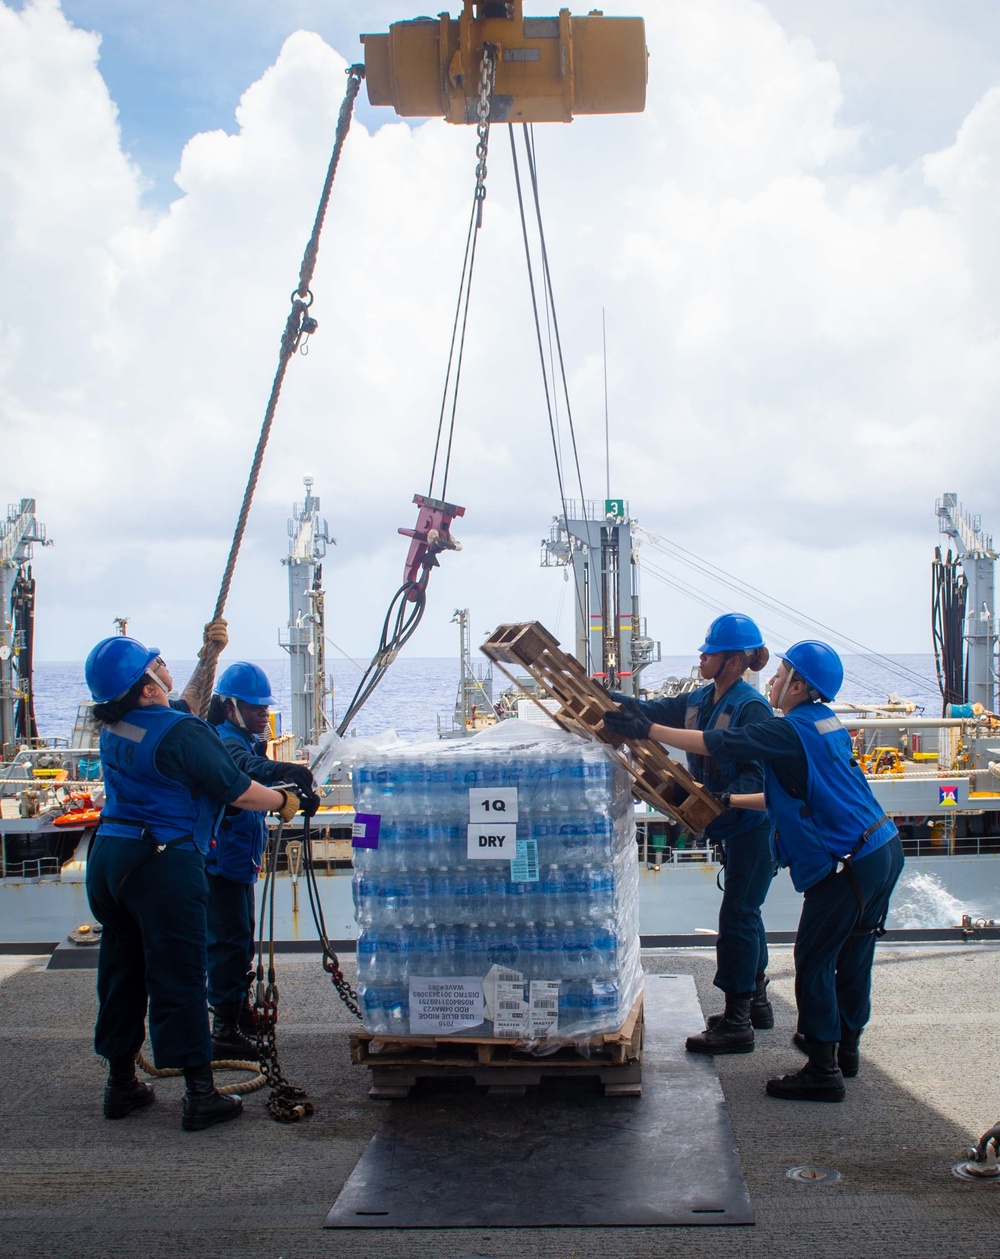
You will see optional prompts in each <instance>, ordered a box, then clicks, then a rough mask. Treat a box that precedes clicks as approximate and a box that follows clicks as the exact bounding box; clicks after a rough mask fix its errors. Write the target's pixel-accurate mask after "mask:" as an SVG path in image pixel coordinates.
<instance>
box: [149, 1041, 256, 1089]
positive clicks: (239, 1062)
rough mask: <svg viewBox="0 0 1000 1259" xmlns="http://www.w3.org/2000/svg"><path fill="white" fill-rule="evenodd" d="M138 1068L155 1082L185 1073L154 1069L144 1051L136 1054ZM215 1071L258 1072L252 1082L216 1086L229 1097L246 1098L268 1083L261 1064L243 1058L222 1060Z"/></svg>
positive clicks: (214, 1067) (173, 1069)
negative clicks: (262, 1072)
mask: <svg viewBox="0 0 1000 1259" xmlns="http://www.w3.org/2000/svg"><path fill="white" fill-rule="evenodd" d="M135 1061H136V1066H139V1067H141V1068H142V1070H143V1071H145V1073H146V1074H147V1075H148V1076H151V1077H152V1078H153V1079H154V1080H168V1079H170V1078H171V1077H172V1076H177V1075H183V1074H184V1072H183V1071H182V1070H181V1068H180V1067H163V1068H162V1069H161V1068H160V1067H154V1066H153V1064H152V1063H151V1062H149V1061H147V1059H146V1058H145V1057H144V1055H143V1053H142V1050H140V1051H139V1053H138V1054H136V1058H135ZM212 1070H213V1071H256V1072H257V1073H258V1074H257V1075H256V1076H255V1077H254V1078H253V1079H252V1080H244V1081H242V1082H241V1083H240V1084H224V1085H222V1087H221V1088H220V1087H219V1086H218V1085H216V1089H217V1091H218V1092H220V1093H225V1094H226V1095H227V1096H229V1095H235V1094H239V1095H240V1096H241V1097H246V1095H247V1094H248V1093H256V1092H258V1090H260V1089H262V1088H263V1087H264V1085H265V1084H266V1083H267V1081H266V1080H265V1079H264V1076H263V1075H262V1074H261V1073H260V1064H259V1063H257V1062H247V1061H244V1060H243V1059H242V1058H240V1059H237V1058H220V1059H219V1061H218V1062H213V1063H212Z"/></svg>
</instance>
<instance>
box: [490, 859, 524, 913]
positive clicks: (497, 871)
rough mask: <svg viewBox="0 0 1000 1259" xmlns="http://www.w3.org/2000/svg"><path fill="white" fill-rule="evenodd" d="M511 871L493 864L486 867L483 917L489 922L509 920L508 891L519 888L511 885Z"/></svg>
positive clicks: (506, 867)
mask: <svg viewBox="0 0 1000 1259" xmlns="http://www.w3.org/2000/svg"><path fill="white" fill-rule="evenodd" d="M509 869H510V868H509V867H508V866H506V865H504V866H495V865H493V864H492V862H489V863H485V865H484V869H483V882H482V889H483V907H482V916H483V917H484V918H485V919H486V921H487V922H505V921H506V920H507V891H508V889H509V888H510V887H512V886H519V885H514V884H512V883H511V881H510V872H509Z"/></svg>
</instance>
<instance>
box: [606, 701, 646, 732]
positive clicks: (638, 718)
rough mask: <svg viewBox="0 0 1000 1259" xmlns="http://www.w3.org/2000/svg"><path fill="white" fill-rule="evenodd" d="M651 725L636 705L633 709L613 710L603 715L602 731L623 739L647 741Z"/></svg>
mask: <svg viewBox="0 0 1000 1259" xmlns="http://www.w3.org/2000/svg"><path fill="white" fill-rule="evenodd" d="M652 725H653V723H652V722H651V721H650V720H649V718H648V717H646V716H645V715H644V714H643V712H642V711H641V709H640V708H639V705H638V704H636V705H635V707H634V708H632V707H629V708H613V709H612V710H611V711H610V712H607V713H605V714H604V729H605V730H608V731H610V732H611V734H616V735H619V736H620V737H621V738H623V739H648V738H649V732H650V729H651V728H652Z"/></svg>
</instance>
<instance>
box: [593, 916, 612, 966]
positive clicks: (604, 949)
mask: <svg viewBox="0 0 1000 1259" xmlns="http://www.w3.org/2000/svg"><path fill="white" fill-rule="evenodd" d="M593 948H594V954H593V956H594V962H595V966H594V971H595V974H596V976H597V977H599V978H601V979H615V978H617V976H618V933H617V931H616V930H615V927H614V924H613V923H610V922H605V923H600V924H599V925H598V926H597V927H596V929H595V931H594V935H593Z"/></svg>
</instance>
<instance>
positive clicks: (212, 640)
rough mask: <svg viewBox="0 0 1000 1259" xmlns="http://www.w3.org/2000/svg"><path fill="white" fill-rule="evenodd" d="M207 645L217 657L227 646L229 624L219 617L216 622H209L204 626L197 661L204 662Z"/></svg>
mask: <svg viewBox="0 0 1000 1259" xmlns="http://www.w3.org/2000/svg"><path fill="white" fill-rule="evenodd" d="M209 644H211V645H212V647H213V648H214V650H215V654H216V655H219V654H220V653H221V652H223V651H225V649H226V648H227V647H228V646H229V622H228V621H224V620H223V619H222V618H221V617H220V618H219V619H218V620H217V621H209V623H208V624H207V625H206V626H205V634H204V637H203V639H202V646H201V651H199V652H198V659H199V660H204V659H205V657H206V656H207V655H208V648H209Z"/></svg>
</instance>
